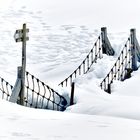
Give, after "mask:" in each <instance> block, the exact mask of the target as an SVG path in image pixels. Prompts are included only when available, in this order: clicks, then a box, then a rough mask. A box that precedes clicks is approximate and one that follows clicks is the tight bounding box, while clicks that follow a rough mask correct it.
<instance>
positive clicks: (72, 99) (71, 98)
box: [70, 82, 75, 105]
mask: <svg viewBox="0 0 140 140" xmlns="http://www.w3.org/2000/svg"><path fill="white" fill-rule="evenodd" d="M74 88H75V83H74V82H72V84H71V97H70V105H73V104H74Z"/></svg>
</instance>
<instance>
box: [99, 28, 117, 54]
mask: <svg viewBox="0 0 140 140" xmlns="http://www.w3.org/2000/svg"><path fill="white" fill-rule="evenodd" d="M101 39H102V51H103V53H104V54H107V55H111V56H113V55H114V54H115V51H114V50H113V48H112V46H111V44H110V42H109V39H108V37H107V28H106V27H102V28H101Z"/></svg>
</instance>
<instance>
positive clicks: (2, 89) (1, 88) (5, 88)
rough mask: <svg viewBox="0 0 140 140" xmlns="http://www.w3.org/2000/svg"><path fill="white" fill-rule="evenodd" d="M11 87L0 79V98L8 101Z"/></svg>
mask: <svg viewBox="0 0 140 140" xmlns="http://www.w3.org/2000/svg"><path fill="white" fill-rule="evenodd" d="M12 89H13V86H12V85H10V84H9V83H8V82H7V81H5V80H4V79H3V78H1V77H0V93H1V94H0V98H2V99H6V100H9V98H10V96H11V94H12Z"/></svg>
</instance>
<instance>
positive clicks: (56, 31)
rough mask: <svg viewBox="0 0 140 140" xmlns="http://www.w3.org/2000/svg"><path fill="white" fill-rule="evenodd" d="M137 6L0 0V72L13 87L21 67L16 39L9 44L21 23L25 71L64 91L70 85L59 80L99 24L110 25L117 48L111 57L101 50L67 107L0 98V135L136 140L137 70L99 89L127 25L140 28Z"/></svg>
mask: <svg viewBox="0 0 140 140" xmlns="http://www.w3.org/2000/svg"><path fill="white" fill-rule="evenodd" d="M132 4H133V6H132ZM138 8H139V1H138V0H133V1H131V0H130V1H128V0H124V1H120V0H118V1H112V0H107V1H103V0H98V1H94V0H76V1H74V0H71V1H70V0H69V1H66V0H59V1H58V0H41V1H39V0H24V1H21V0H0V23H1V24H0V41H1V43H0V69H1V71H0V76H1V77H3V78H4V79H5V80H7V81H9V82H10V83H11V84H13V85H14V83H15V80H16V75H17V74H16V71H17V66H19V65H21V43H15V41H14V39H13V35H14V32H15V30H16V29H20V28H22V24H23V23H27V26H28V28H29V29H30V33H29V37H30V40H29V41H28V42H27V70H28V71H29V72H30V73H32V74H34V75H35V76H36V77H38V78H39V79H41V80H42V81H44V82H45V83H47V84H49V85H51V87H52V88H55V89H56V90H58V91H59V92H60V93H62V94H65V93H68V94H69V92H70V89H69V88H61V87H58V86H57V85H58V83H60V82H61V81H62V80H63V79H64V78H66V77H67V76H68V75H69V74H71V72H73V70H75V68H77V66H78V65H79V64H80V63H81V61H82V60H83V59H84V58H85V56H86V55H87V54H88V52H89V50H90V49H91V48H92V46H93V44H94V42H95V40H96V39H97V37H98V35H99V34H100V28H101V27H102V26H109V28H108V36H109V39H110V41H111V44H112V46H113V48H114V50H115V56H113V57H112V56H106V55H103V59H101V60H98V63H96V64H94V65H93V67H92V69H91V70H90V72H89V73H88V74H87V75H83V76H81V77H78V78H77V79H76V80H75V81H76V88H75V105H73V106H70V107H68V108H67V110H66V111H65V112H55V111H48V110H39V109H31V108H26V107H22V106H19V105H17V104H12V103H9V102H6V101H3V100H0V124H1V127H0V140H11V139H14V140H25V139H26V140H46V139H47V140H59V139H61V140H63V139H64V140H74V139H75V140H85V139H87V140H90V139H96V140H102V139H105V140H112V139H113V140H118V139H119V140H121V139H122V140H124V139H127V140H132V139H135V140H138V139H139V138H140V112H139V110H140V102H139V100H140V96H139V83H140V79H139V76H140V70H138V71H136V72H133V74H132V78H131V79H128V80H126V81H124V82H120V81H115V82H114V84H113V90H112V94H111V95H108V94H106V93H105V92H104V91H102V90H101V89H100V87H99V85H100V82H101V81H102V79H103V78H104V77H105V76H106V74H107V73H108V72H109V70H110V68H111V67H112V66H113V64H114V62H115V61H116V59H117V57H118V55H119V53H120V51H121V49H122V47H123V46H124V44H125V41H126V40H127V38H128V37H129V29H130V28H132V27H136V28H137V29H140V28H139V27H138V25H139V24H140V23H139V21H138V19H139V17H138V16H139V9H138ZM130 9H131V10H130ZM128 15H129V16H128ZM116 31H118V32H116ZM137 36H138V37H139V30H138V33H137ZM138 41H139V38H138ZM68 96H69V95H68Z"/></svg>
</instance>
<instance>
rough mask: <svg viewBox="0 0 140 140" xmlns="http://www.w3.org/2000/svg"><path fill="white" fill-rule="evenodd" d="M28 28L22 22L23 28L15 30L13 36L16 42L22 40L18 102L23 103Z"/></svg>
mask: <svg viewBox="0 0 140 140" xmlns="http://www.w3.org/2000/svg"><path fill="white" fill-rule="evenodd" d="M28 32H29V29H27V28H26V24H23V29H19V30H16V32H15V35H14V38H15V41H16V42H22V67H20V69H21V90H20V93H19V98H20V100H19V104H21V105H24V88H25V71H26V41H27V40H29V37H28V36H27V33H28Z"/></svg>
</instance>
